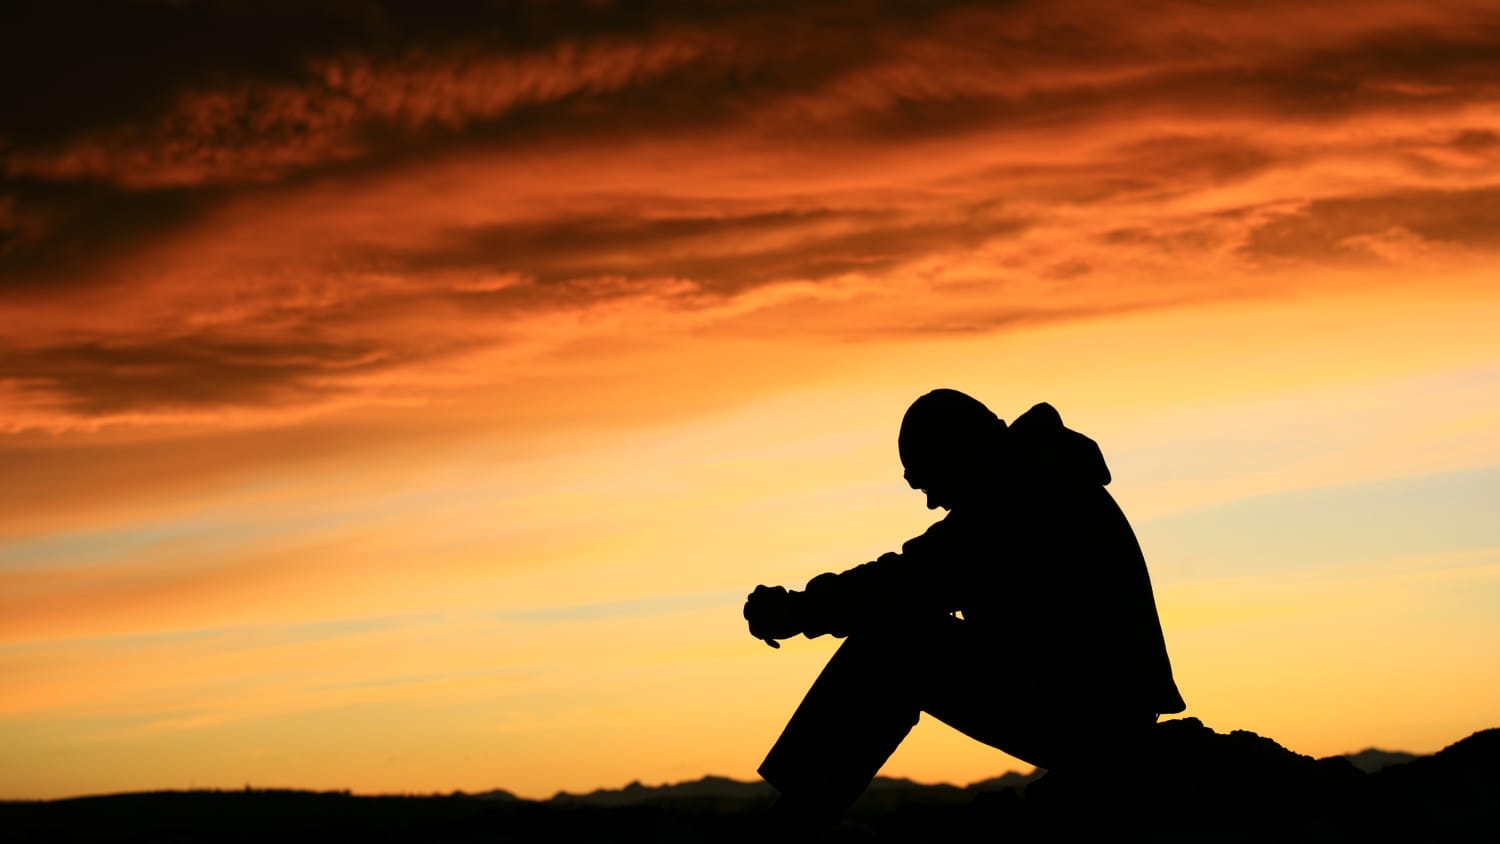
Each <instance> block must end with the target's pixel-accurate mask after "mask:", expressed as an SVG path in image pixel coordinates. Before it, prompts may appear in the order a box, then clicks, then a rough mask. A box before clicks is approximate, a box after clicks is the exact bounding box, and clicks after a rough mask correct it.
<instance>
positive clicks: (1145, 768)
mask: <svg viewBox="0 0 1500 844" xmlns="http://www.w3.org/2000/svg"><path fill="white" fill-rule="evenodd" d="M1353 755H1354V756H1359V755H1360V754H1353ZM1392 755H1393V756H1406V755H1409V754H1398V753H1393V754H1392ZM1130 762H1131V766H1130V767H1128V768H1123V767H1122V768H1118V769H1114V770H1111V771H1108V772H1107V773H1106V774H1105V775H1104V776H1103V777H1102V778H1101V779H1098V780H1094V781H1089V780H1088V778H1081V779H1080V778H1078V777H1076V776H1075V777H1072V778H1067V777H1062V776H1059V775H1057V774H1051V773H1043V772H1039V771H1034V772H1032V773H1030V774H1022V773H1014V772H1013V773H1009V774H1005V775H1004V776H1001V777H997V778H994V779H990V780H984V781H981V782H977V783H973V784H970V785H968V786H964V787H959V786H953V785H926V784H921V783H914V782H912V781H910V780H903V779H890V778H884V777H882V778H878V779H877V780H876V782H875V783H873V784H872V785H871V787H870V788H869V789H868V790H867V791H866V792H865V794H864V796H863V797H862V798H861V799H860V800H859V802H858V803H856V804H855V805H854V807H853V809H852V810H851V811H850V816H849V821H848V822H847V825H848V826H850V827H855V828H858V829H862V830H863V832H862V833H860V834H861V835H862V836H863V837H862V838H861V839H860V840H867V841H874V842H892V844H894V843H895V842H913V841H942V840H954V841H1010V840H1042V839H1047V840H1112V841H1114V840H1120V841H1148V842H1151V841H1164V842H1184V841H1231V842H1251V841H1278V842H1281V841H1294V842H1327V841H1335V842H1340V841H1341V842H1350V844H1354V843H1355V842H1358V844H1366V842H1371V841H1424V842H1426V841H1475V842H1481V841H1482V842H1492V841H1494V840H1495V830H1496V829H1500V729H1495V730H1485V731H1483V732H1479V733H1475V734H1474V735H1471V736H1469V737H1468V738H1466V739H1463V740H1462V741H1459V742H1456V743H1454V744H1452V745H1450V746H1449V747H1447V748H1444V749H1443V750H1442V751H1439V752H1438V753H1435V754H1433V755H1431V756H1422V757H1418V758H1416V759H1413V760H1411V761H1409V762H1407V763H1405V764H1398V765H1391V766H1387V767H1385V768H1382V769H1380V770H1379V771H1377V772H1376V773H1364V772H1362V771H1361V770H1360V769H1359V768H1358V767H1356V766H1355V764H1354V763H1353V762H1352V761H1351V760H1350V759H1349V758H1346V757H1343V756H1331V757H1328V758H1325V759H1314V758H1312V757H1309V756H1305V755H1303V754H1300V753H1295V752H1293V751H1291V750H1288V749H1287V748H1285V747H1282V746H1281V745H1280V744H1278V743H1277V742H1275V741H1274V740H1272V739H1270V738H1266V737H1264V736H1260V735H1257V734H1256V733H1253V732H1249V731H1245V730H1236V731H1232V732H1229V733H1217V732H1214V731H1213V730H1211V729H1209V728H1208V727H1206V726H1204V725H1203V724H1202V722H1200V721H1198V720H1197V719H1195V718H1182V719H1175V720H1171V721H1165V722H1162V723H1160V724H1157V725H1156V726H1155V727H1154V728H1153V742H1152V747H1151V748H1150V749H1149V751H1146V752H1144V753H1143V754H1142V755H1140V756H1139V758H1138V757H1136V756H1132V757H1131V759H1130ZM770 802H771V795H770V792H769V790H768V789H767V788H766V786H765V785H764V784H763V783H747V782H739V781H736V780H731V779H727V778H724V777H704V778H703V779H700V780H695V781H692V782H684V783H676V784H671V785H661V786H647V785H643V784H641V783H639V782H636V783H631V784H630V785H628V786H626V787H625V788H621V789H614V790H609V789H601V790H599V791H595V792H591V793H590V794H584V795H565V794H559V795H557V796H556V797H554V798H552V799H551V800H545V801H537V800H524V799H520V798H516V797H514V796H513V795H510V793H509V792H506V791H503V790H495V791H490V792H485V793H482V794H474V795H465V794H461V793H454V794H451V795H446V796H432V797H412V796H406V797H389V796H388V797H361V796H351V795H349V794H347V793H340V792H325V793H315V792H299V791H287V790H245V791H194V792H159V793H151V794H120V795H111V796H106V797H89V798H74V799H69V800H54V801H39V802H9V803H3V802H0V830H3V837H4V840H5V841H6V842H32V841H37V842H41V841H46V842H57V841H64V842H73V841H77V842H83V841H88V842H94V841H111V842H141V843H142V844H144V842H158V841H171V842H220V841H233V842H247V843H248V842H261V841H275V842H276V844H301V842H306V843H307V844H314V842H316V844H326V842H329V841H356V842H359V843H360V844H373V843H374V842H391V843H392V844H395V842H412V841H422V842H436V843H437V844H446V843H447V842H452V844H459V842H466V843H467V842H478V841H504V842H507V844H531V842H537V844H540V843H541V842H558V841H597V842H658V841H659V842H728V844H738V843H739V842H746V844H748V842H752V841H765V840H774V839H769V838H768V837H767V835H766V829H765V825H764V823H765V814H766V810H767V807H768V806H769V804H770ZM1074 831H1076V832H1078V833H1081V835H1078V834H1071V833H1073V832H1074Z"/></svg>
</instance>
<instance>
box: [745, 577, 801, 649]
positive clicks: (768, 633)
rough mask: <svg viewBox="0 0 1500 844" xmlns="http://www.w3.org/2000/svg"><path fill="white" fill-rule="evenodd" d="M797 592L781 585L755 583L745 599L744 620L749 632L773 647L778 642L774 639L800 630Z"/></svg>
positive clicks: (775, 646)
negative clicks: (748, 626)
mask: <svg viewBox="0 0 1500 844" xmlns="http://www.w3.org/2000/svg"><path fill="white" fill-rule="evenodd" d="M799 597H801V596H800V595H795V594H794V593H791V592H788V591H786V587H784V586H757V587H755V591H754V592H751V593H750V596H749V597H748V598H746V599H745V620H746V621H748V622H750V635H751V636H754V637H755V638H757V639H763V640H765V643H766V644H768V645H770V646H771V647H773V648H779V647H781V645H779V644H777V643H776V640H777V639H789V638H791V637H793V636H795V635H797V634H798V633H801V632H802V625H801V623H800V620H799V619H798V618H797V612H796V604H797V598H799Z"/></svg>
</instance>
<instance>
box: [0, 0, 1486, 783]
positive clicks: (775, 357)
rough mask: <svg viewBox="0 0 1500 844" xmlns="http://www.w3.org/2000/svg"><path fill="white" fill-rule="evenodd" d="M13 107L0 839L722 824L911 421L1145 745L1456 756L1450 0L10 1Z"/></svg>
mask: <svg viewBox="0 0 1500 844" xmlns="http://www.w3.org/2000/svg"><path fill="white" fill-rule="evenodd" d="M303 6H314V7H317V9H318V10H316V11H309V10H307V9H304V8H302V7H303ZM0 106H3V107H0V798H30V797H59V796H67V795H77V794H90V793H101V792H116V791H134V790H150V789H168V788H172V789H185V788H190V787H197V788H208V787H229V788H239V787H242V786H244V785H245V784H247V783H248V784H251V785H254V786H263V787H272V786H285V787H296V788H314V789H335V788H350V789H353V790H354V791H356V792H367V793H368V792H398V791H399V792H436V791H451V790H454V789H464V790H468V791H476V790H485V789H490V788H505V789H508V790H511V791H513V792H515V793H517V794H519V795H522V796H527V797H546V796H550V795H551V794H553V793H554V792H556V791H558V790H560V789H566V790H570V791H582V790H591V789H594V788H599V787H619V786H622V785H624V784H626V783H627V782H629V781H631V780H636V779H639V780H643V781H645V782H647V783H660V782H667V781H678V780H685V779H695V778H698V777H700V776H703V775H705V774H710V773H712V774H719V775H725V776H732V777H736V778H741V779H750V778H753V777H754V770H755V767H756V765H758V764H759V762H760V760H761V758H762V756H763V754H764V752H765V750H766V749H767V748H768V747H769V745H770V743H771V741H772V740H773V739H774V738H775V736H776V735H777V734H778V733H779V731H780V729H781V727H782V725H783V724H784V722H785V720H786V718H787V716H788V715H789V714H790V713H791V711H792V708H793V707H794V706H795V704H796V702H797V700H798V699H799V698H800V696H801V694H802V693H803V692H804V691H805V689H806V687H807V685H808V684H809V683H810V682H811V680H812V678H813V677H814V676H815V675H816V673H817V671H818V670H819V668H820V667H821V665H822V663H823V662H824V661H825V660H826V659H827V658H828V656H829V655H830V654H831V653H832V651H833V649H834V647H836V645H837V642H836V640H832V639H829V638H826V637H825V638H820V639H815V640H806V639H800V638H799V639H796V640H792V641H789V642H787V643H785V644H784V647H783V648H782V649H781V650H779V651H773V650H770V649H769V648H767V647H766V646H765V645H764V644H762V643H760V642H758V641H756V640H754V639H752V638H750V637H749V635H748V634H747V633H746V631H745V627H744V621H743V619H742V618H741V615H740V613H741V605H742V603H743V601H744V596H745V594H746V593H747V592H749V591H750V589H752V588H753V587H754V586H755V585H756V584H758V583H768V584H769V583H781V584H786V585H788V586H790V587H793V588H797V587H800V586H801V585H802V584H803V583H805V582H806V581H807V580H808V579H809V578H811V577H812V576H814V575H816V574H818V573H820V572H824V571H830V570H840V569H844V568H847V567H849V566H852V565H856V564H858V563H862V562H864V561H866V560H869V559H872V558H874V557H875V556H878V555H879V554H881V553H883V552H885V551H889V550H894V549H896V548H898V547H899V545H900V543H901V542H902V541H904V540H905V539H907V538H909V537H911V536H913V535H915V534H918V533H920V532H921V531H922V530H923V529H924V528H925V527H926V525H928V524H929V523H931V522H932V521H933V520H934V519H935V518H936V517H937V514H934V513H932V512H929V511H928V510H926V509H925V507H924V506H923V500H922V497H921V495H919V494H918V493H916V492H913V491H911V490H910V489H908V488H907V487H906V485H905V483H904V482H903V481H902V477H901V467H900V464H899V461H898V459H897V455H896V447H895V440H896V430H897V426H898V424H899V422H900V419H901V414H902V413H903V411H904V410H905V408H906V406H907V405H908V404H909V403H910V402H911V400H912V399H914V398H915V397H916V396H918V395H920V394H921V393H923V392H926V391H927V390H930V389H932V388H935V387H953V388H957V389H961V390H964V391H966V392H969V393H971V394H973V395H974V396H976V397H978V398H980V399H981V400H983V401H985V402H987V403H988V404H989V405H990V406H991V407H992V408H993V409H994V410H995V411H996V412H997V413H998V414H999V415H1000V416H1002V417H1004V418H1006V419H1012V418H1014V417H1015V416H1016V415H1018V414H1019V413H1021V412H1023V411H1024V410H1025V409H1026V408H1028V407H1030V406H1031V405H1032V404H1034V403H1036V402H1039V401H1048V402H1051V403H1052V404H1053V405H1054V406H1056V407H1057V408H1058V410H1059V411H1060V412H1061V413H1062V416H1063V419H1064V420H1065V422H1066V423H1067V424H1068V425H1069V426H1070V427H1073V428H1075V429H1077V430H1080V431H1083V432H1085V433H1087V434H1089V435H1090V436H1091V437H1093V438H1094V439H1095V440H1097V441H1098V442H1099V444H1100V445H1101V447H1102V449H1103V451H1104V454H1105V456H1106V458H1107V459H1108V460H1109V462H1110V465H1111V467H1112V469H1113V472H1114V478H1115V480H1114V483H1113V484H1112V485H1111V487H1110V489H1111V490H1112V491H1113V493H1114V495H1115V496H1116V498H1117V499H1118V500H1119V501H1120V503H1121V505H1122V506H1123V507H1124V509H1125V511H1126V513H1127V514H1128V515H1129V516H1130V517H1131V520H1132V522H1133V524H1134V525H1135V528H1136V531H1137V533H1138V535H1139V537H1140V539H1141V543H1142V546H1143V548H1144V549H1145V552H1146V557H1147V560H1148V561H1149V563H1150V566H1151V573H1152V577H1153V581H1154V584H1155V588H1156V596H1157V603H1158V607H1159V609H1160V613H1161V617H1162V620H1163V626H1164V630H1165V634H1166V639H1167V644H1168V649H1169V652H1170V654H1171V657H1172V661H1173V666H1174V669H1175V672H1176V676H1177V679H1178V683H1179V686H1180V687H1181V689H1182V692H1183V695H1184V697H1185V698H1186V699H1187V702H1188V711H1187V712H1186V713H1185V714H1186V715H1190V716H1194V717H1198V718H1201V719H1202V720H1203V721H1204V723H1206V724H1207V725H1209V726H1211V727H1213V728H1215V729H1217V730H1219V731H1221V732H1227V731H1229V730H1234V729H1247V730H1253V731H1255V732H1258V733H1261V734H1263V735H1267V736H1270V737H1273V738H1275V739H1276V740H1277V741H1279V742H1281V743H1282V744H1284V745H1286V746H1287V747H1289V748H1291V749H1292V750H1295V751H1298V752H1301V753H1306V754H1310V755H1315V756H1322V755H1329V754H1335V753H1342V752H1346V751H1353V750H1358V749H1361V748H1364V747H1368V746H1371V745H1377V746H1381V747H1386V748H1394V749H1404V750H1410V751H1415V752H1431V751H1434V750H1437V749H1439V748H1441V747H1442V746H1444V745H1446V744H1449V743H1452V742H1454V741H1456V740H1458V739H1460V738H1463V737H1464V736H1467V735H1468V734H1469V733H1471V732H1473V731H1475V730H1478V729H1483V728H1487V727H1494V726H1500V513H1497V510H1500V435H1497V433H1496V431H1497V429H1500V329H1497V325H1500V283H1497V280H1500V6H1497V5H1496V4H1495V3H1494V2H1493V1H1492V0H1485V2H1473V3H1461V2H1460V3H1455V2H1426V3H1414V2H1410V0H1400V2H1382V0H1359V2H1324V3H1306V2H1301V0H1298V2H1263V3H1255V4H1222V3H1207V2H1203V3H1186V2H1152V3H1145V4H1120V3H1114V2H1103V0H1096V1H1095V2H1087V1H1084V2H1076V1H1075V0H1067V1H1066V2H1035V3H1028V2H1010V3H942V2H907V3H900V2H891V3H879V2H830V3H820V4H816V5H813V4H806V3H800V2H799V3H782V2H769V1H768V0H760V1H759V2H744V3H727V2H676V3H674V2H659V3H623V2H621V3H611V2H591V3H442V4H422V3H392V4H385V6H384V7H382V6H381V5H380V4H376V3H362V2H354V3H326V4H303V3H279V2H266V3H239V2H224V3H172V2H135V3H99V4H90V3H63V2H59V3H45V4H44V3H34V4H16V5H14V6H7V7H6V9H5V11H4V12H0ZM1035 632H1036V631H1030V630H1024V629H1017V630H1016V631H1015V636H1016V639H1017V641H1018V642H1022V641H1024V640H1025V638H1026V637H1027V636H1029V635H1032V634H1033V633H1035ZM993 670H994V672H995V674H996V676H997V677H999V678H1002V681H1003V678H1004V672H1005V661H1004V656H1003V655H999V654H997V656H996V660H995V664H994V668H993ZM1017 693H1020V692H1019V691H1018V692H1017ZM1119 764H1120V765H1121V766H1122V767H1125V768H1128V766H1129V765H1130V764H1131V760H1129V759H1121V760H1119ZM1028 768H1029V766H1026V765H1025V764H1024V763H1021V762H1019V761H1017V760H1014V759H1012V758H1010V757H1008V756H1006V755H1004V754H1003V753H1000V752H999V751H997V750H994V749H992V748H988V747H985V746H983V745H980V744H978V743H975V742H973V741H971V740H969V739H967V738H964V737H962V736H960V735H958V734H956V733H954V732H953V731H951V730H949V729H948V728H947V727H944V726H943V725H941V724H938V723H935V722H931V721H928V720H925V719H924V721H923V723H922V724H921V725H919V726H918V728H917V729H916V731H915V732H914V733H913V735H912V737H911V739H910V740H909V741H908V743H907V744H906V745H904V746H903V747H902V749H901V750H900V751H898V753H897V754H896V756H895V757H893V758H892V760H891V761H890V763H889V764H888V765H887V766H886V769H885V773H886V774H888V775H893V776H908V777H912V778H916V779H919V780H922V781H928V782H935V781H947V782H956V783H964V782H970V781H973V780H977V779H981V778H985V777H990V776H995V775H998V774H1000V773H1002V772H1004V771H1006V770H1010V769H1017V770H1027V769H1028Z"/></svg>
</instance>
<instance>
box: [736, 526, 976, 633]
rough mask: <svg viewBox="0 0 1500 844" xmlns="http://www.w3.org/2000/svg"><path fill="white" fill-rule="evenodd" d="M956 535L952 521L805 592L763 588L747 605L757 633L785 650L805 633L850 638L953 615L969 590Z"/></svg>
mask: <svg viewBox="0 0 1500 844" xmlns="http://www.w3.org/2000/svg"><path fill="white" fill-rule="evenodd" d="M950 518H951V517H950ZM953 540H954V527H953V525H952V524H949V521H948V519H944V520H943V521H941V522H937V523H936V524H934V525H933V526H932V527H930V528H928V530H927V532H926V533H924V534H922V535H921V536H918V537H916V538H914V539H911V540H909V541H908V542H906V544H905V545H903V546H902V547H901V552H900V553H894V552H892V553H888V554H882V555H881V556H880V557H879V558H878V559H876V560H873V561H871V562H868V563H865V564H863V565H859V566H855V567H854V568H852V569H849V570H847V571H844V572H839V573H837V574H835V573H833V572H828V573H826V574H820V575H818V576H817V577H815V578H813V579H812V580H811V581H809V582H808V584H807V588H806V590H804V591H801V592H796V591H788V590H786V589H784V588H782V587H780V586H777V587H766V586H757V587H756V589H755V591H754V592H752V593H751V594H750V596H749V598H748V599H747V600H746V602H745V619H746V620H747V621H748V622H749V623H750V633H751V635H753V636H755V637H756V638H759V639H764V640H765V641H766V643H767V644H769V645H771V646H772V647H779V646H778V645H776V644H775V640H776V639H786V638H790V637H792V636H795V635H797V634H798V633H801V634H803V635H806V636H808V637H815V636H822V635H824V634H828V635H832V636H839V637H842V636H848V635H849V634H850V633H854V632H858V631H861V630H867V629H879V628H894V629H899V628H900V627H901V626H902V625H903V624H904V623H907V622H909V621H910V620H912V619H914V618H921V617H930V616H933V615H943V614H946V613H949V612H952V611H953V610H954V609H957V605H956V604H957V600H958V598H959V597H960V595H961V591H962V590H961V587H959V586H958V585H957V584H955V582H954V578H953V577H952V576H951V574H950V573H951V571H952V570H953V568H954V563H955V562H956V556H957V555H959V554H961V551H962V549H960V548H957V547H954V546H955V543H954V541H953Z"/></svg>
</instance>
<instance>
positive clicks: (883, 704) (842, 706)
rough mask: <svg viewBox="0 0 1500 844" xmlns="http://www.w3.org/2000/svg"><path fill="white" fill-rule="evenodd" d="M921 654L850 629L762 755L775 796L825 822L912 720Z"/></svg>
mask: <svg viewBox="0 0 1500 844" xmlns="http://www.w3.org/2000/svg"><path fill="white" fill-rule="evenodd" d="M918 660H920V654H919V653H916V649H915V648H913V647H912V646H911V645H910V644H906V643H902V642H898V641H896V640H894V639H892V638H888V637H885V636H880V635H856V636H851V637H849V638H848V639H847V640H845V642H844V643H843V645H841V646H840V647H839V649H838V652H837V653H835V654H834V655H833V658H832V659H830V660H829V661H828V664H827V665H826V666H824V668H823V672H822V673H821V674H819V675H818V679H817V681H816V682H814V683H813V685H812V688H811V689H809V690H808V692H807V696H806V697H804V698H803V699H802V703H801V704H800V705H799V706H798V707H797V711H796V712H795V713H793V714H792V718H791V720H790V721H788V722H787V725H786V729H784V730H782V733H781V737H780V738H778V739H777V740H776V744H775V745H773V746H772V747H771V751H770V753H768V754H767V755H766V760H765V761H764V762H762V763H761V766H760V775H761V776H762V777H764V778H765V779H766V782H769V783H770V784H771V785H772V786H774V787H775V788H776V790H777V791H779V792H781V794H782V800H783V801H787V802H788V803H795V804H796V805H798V806H799V810H800V811H803V812H804V813H806V814H809V815H816V814H826V820H828V821H829V822H831V821H832V820H833V819H834V818H836V817H837V816H838V815H840V814H842V813H843V811H844V810H845V809H847V808H848V807H849V805H850V804H852V803H853V802H854V801H855V799H856V798H858V797H859V795H860V793H861V792H863V791H864V790H865V787H866V786H868V785H869V784H870V781H871V780H872V779H874V778H875V774H876V772H877V771H879V770H880V766H881V765H883V764H885V760H886V759H887V758H889V757H890V755H891V754H892V753H893V752H895V750H896V747H897V746H898V745H899V744H901V741H902V740H903V739H905V738H906V735H907V733H909V732H911V728H912V726H913V725H915V724H916V723H917V718H918V716H919V714H920V706H919V703H918V700H917V697H916V695H915V694H913V690H914V687H916V686H918V685H919V683H918V682H916V677H915V674H916V673H917V668H916V662H917V661H918Z"/></svg>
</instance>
